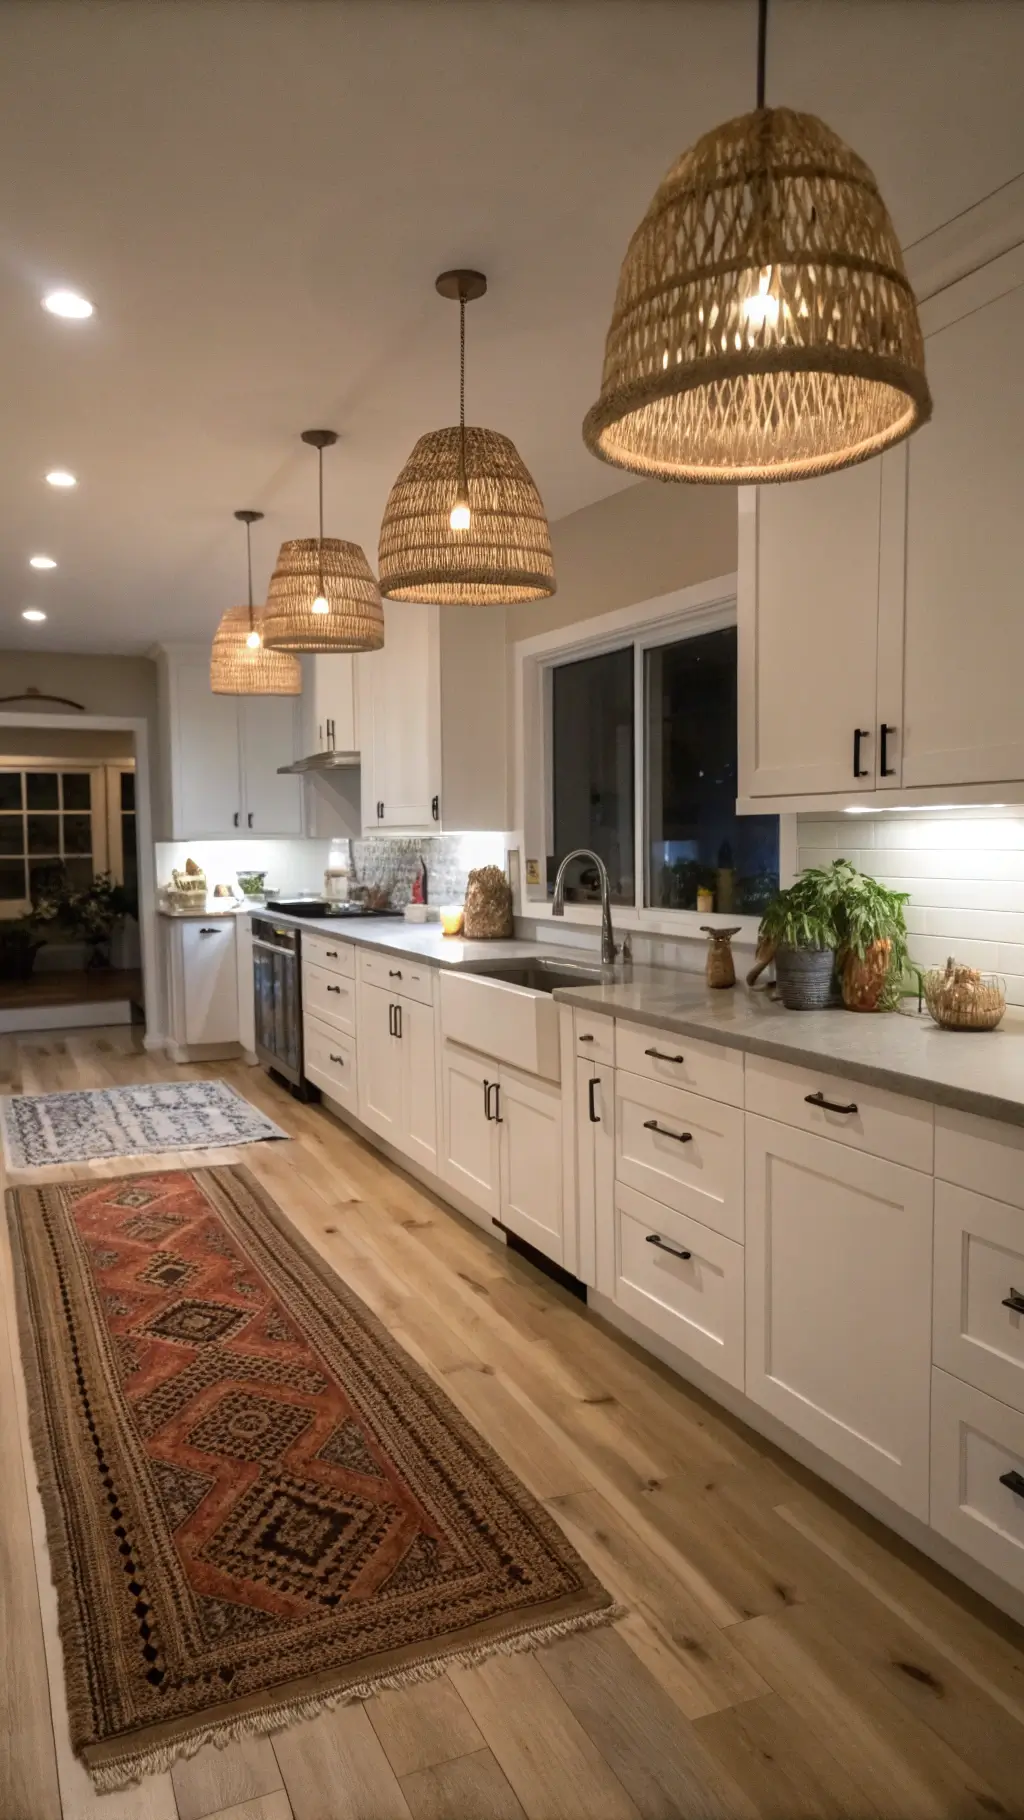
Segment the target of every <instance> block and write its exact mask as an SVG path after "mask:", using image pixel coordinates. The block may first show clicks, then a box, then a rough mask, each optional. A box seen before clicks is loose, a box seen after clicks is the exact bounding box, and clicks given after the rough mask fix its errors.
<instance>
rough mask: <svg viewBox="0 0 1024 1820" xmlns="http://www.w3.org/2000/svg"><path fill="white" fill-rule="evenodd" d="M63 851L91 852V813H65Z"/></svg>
mask: <svg viewBox="0 0 1024 1820" xmlns="http://www.w3.org/2000/svg"><path fill="white" fill-rule="evenodd" d="M47 819H48V818H47ZM64 851H65V853H91V852H92V816H91V815H65V817H64Z"/></svg>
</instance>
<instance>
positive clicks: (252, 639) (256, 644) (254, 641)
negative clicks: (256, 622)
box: [245, 626, 263, 651]
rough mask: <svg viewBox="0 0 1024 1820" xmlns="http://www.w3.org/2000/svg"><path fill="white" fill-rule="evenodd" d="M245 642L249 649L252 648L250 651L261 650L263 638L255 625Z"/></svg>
mask: <svg viewBox="0 0 1024 1820" xmlns="http://www.w3.org/2000/svg"><path fill="white" fill-rule="evenodd" d="M245 643H246V648H247V649H248V650H250V651H258V650H259V648H260V645H261V644H262V643H263V640H262V639H261V637H260V635H259V633H258V632H257V630H256V628H255V626H254V627H253V629H252V631H251V632H250V633H249V635H248V637H247V638H246V641H245Z"/></svg>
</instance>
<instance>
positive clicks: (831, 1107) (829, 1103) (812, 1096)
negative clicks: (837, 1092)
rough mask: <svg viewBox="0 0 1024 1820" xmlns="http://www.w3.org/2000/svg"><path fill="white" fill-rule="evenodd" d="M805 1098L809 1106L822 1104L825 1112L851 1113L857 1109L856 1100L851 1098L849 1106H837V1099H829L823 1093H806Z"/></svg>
mask: <svg viewBox="0 0 1024 1820" xmlns="http://www.w3.org/2000/svg"><path fill="white" fill-rule="evenodd" d="M804 1100H805V1102H806V1104H807V1105H808V1106H820V1107H821V1109H822V1111H823V1112H845V1113H851V1112H856V1111H857V1102H856V1100H851V1101H850V1104H849V1105H848V1106H837V1105H836V1102H835V1100H827V1099H826V1098H825V1095H824V1094H823V1093H805V1094H804Z"/></svg>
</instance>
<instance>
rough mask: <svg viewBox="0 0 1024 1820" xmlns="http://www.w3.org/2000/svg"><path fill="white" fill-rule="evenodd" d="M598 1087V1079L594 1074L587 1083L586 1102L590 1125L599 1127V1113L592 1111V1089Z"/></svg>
mask: <svg viewBox="0 0 1024 1820" xmlns="http://www.w3.org/2000/svg"><path fill="white" fill-rule="evenodd" d="M600 1085H601V1082H600V1079H599V1077H598V1076H597V1075H596V1074H595V1076H594V1078H593V1080H590V1081H588V1082H587V1100H588V1102H589V1107H590V1123H591V1124H592V1125H599V1124H600V1123H601V1114H600V1113H599V1112H597V1111H595V1109H594V1089H595V1087H599V1086H600Z"/></svg>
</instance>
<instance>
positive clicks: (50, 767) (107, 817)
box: [0, 753, 138, 921]
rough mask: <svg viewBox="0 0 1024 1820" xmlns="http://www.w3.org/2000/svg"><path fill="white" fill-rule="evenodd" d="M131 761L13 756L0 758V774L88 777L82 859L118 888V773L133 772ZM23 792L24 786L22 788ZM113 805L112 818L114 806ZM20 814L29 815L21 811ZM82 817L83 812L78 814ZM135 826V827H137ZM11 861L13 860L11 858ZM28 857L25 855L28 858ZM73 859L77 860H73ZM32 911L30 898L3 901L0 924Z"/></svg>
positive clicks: (121, 877)
mask: <svg viewBox="0 0 1024 1820" xmlns="http://www.w3.org/2000/svg"><path fill="white" fill-rule="evenodd" d="M134 770H135V760H134V759H133V758H123V759H120V758H118V759H96V758H76V757H73V756H69V757H67V758H54V757H52V756H50V755H45V754H35V753H33V754H31V755H30V756H28V757H22V756H18V755H16V754H14V753H12V754H10V755H8V754H6V753H5V754H3V755H2V756H0V771H4V772H8V771H17V772H20V773H21V774H22V776H24V775H25V773H27V772H29V771H34V772H37V771H52V772H64V771H88V772H89V773H90V774H91V776H92V792H91V795H92V808H91V810H90V811H89V813H90V816H91V820H92V853H91V855H88V856H85V857H90V858H91V860H92V868H93V877H94V878H97V877H99V875H100V874H101V873H104V872H108V871H109V872H110V873H111V874H112V876H113V878H114V879H115V881H116V882H117V883H118V884H123V882H124V875H123V860H122V854H121V824H120V787H121V785H120V780H121V773H122V771H134ZM23 789H24V786H23ZM115 801H116V803H117V811H116V815H115V813H114V804H115ZM22 813H23V814H27V813H31V811H27V810H23V811H22ZM81 813H83V814H84V813H85V811H84V810H83V811H81ZM137 825H138V824H136V827H137ZM12 857H14V856H12ZM31 857H32V856H31V855H29V858H31ZM76 857H77V856H76ZM31 909H32V900H31V898H30V897H23V898H13V897H11V898H5V899H4V900H3V902H2V903H0V920H3V921H11V920H13V919H15V918H17V917H21V916H27V915H28V914H29V913H30V912H31Z"/></svg>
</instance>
